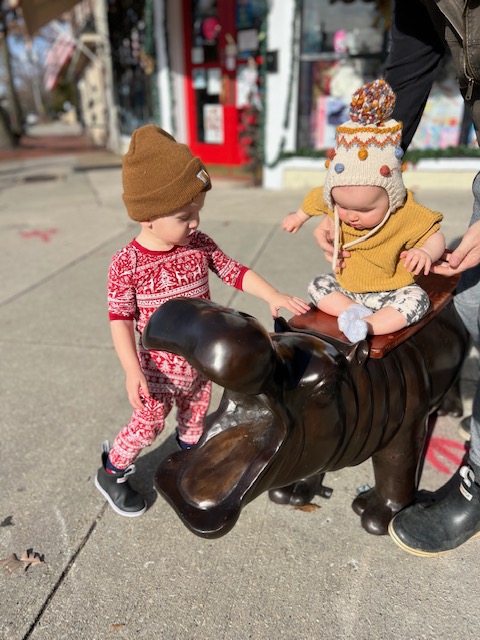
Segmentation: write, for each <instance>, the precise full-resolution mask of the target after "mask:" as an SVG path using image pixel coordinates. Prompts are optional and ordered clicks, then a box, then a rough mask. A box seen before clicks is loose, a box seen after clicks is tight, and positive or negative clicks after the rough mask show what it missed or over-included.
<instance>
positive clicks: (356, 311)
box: [282, 80, 445, 342]
mask: <svg viewBox="0 0 480 640" xmlns="http://www.w3.org/2000/svg"><path fill="white" fill-rule="evenodd" d="M394 105H395V94H394V93H393V91H392V89H391V88H390V86H389V85H388V84H387V83H386V82H385V81H384V80H376V81H375V82H373V83H370V84H368V85H365V86H364V87H362V88H361V89H359V90H358V91H357V92H356V93H355V94H354V96H353V99H352V103H351V106H350V120H349V121H348V122H346V123H344V124H342V125H340V126H339V127H338V128H337V136H336V147H335V149H333V150H331V151H330V152H329V154H328V155H329V159H328V160H327V163H326V166H327V175H326V179H325V184H324V186H323V188H321V187H318V188H316V189H313V190H312V191H310V192H309V193H308V194H307V196H306V197H305V199H304V201H303V203H302V206H301V208H300V209H299V210H298V211H296V212H294V213H291V214H289V215H288V216H287V217H286V218H285V219H284V221H283V225H282V227H283V229H284V230H285V231H289V232H290V233H295V232H296V231H297V230H298V229H299V228H300V227H301V226H302V225H303V224H304V223H305V222H306V221H307V220H309V219H310V217H311V216H316V215H323V214H325V215H327V216H329V217H330V218H331V219H332V220H333V223H334V226H335V241H334V251H333V254H334V255H333V261H332V268H333V272H334V273H333V274H322V275H320V276H317V277H316V278H314V280H313V281H312V282H311V283H310V285H309V287H308V292H309V294H310V297H311V299H312V300H313V302H314V303H315V305H316V306H317V307H318V308H319V309H321V310H322V311H324V312H326V313H329V314H330V315H334V316H337V317H338V326H339V329H340V330H341V331H342V332H343V333H344V334H345V336H346V337H347V338H348V339H349V340H350V341H351V342H357V341H358V340H362V339H364V338H365V337H366V336H367V334H372V335H381V334H386V333H391V332H393V331H398V330H399V329H402V328H403V327H406V326H408V325H410V324H413V323H414V322H417V321H418V320H419V319H420V318H421V317H422V316H424V315H425V313H426V312H427V311H428V308H429V305H430V301H429V299H428V295H427V294H426V293H425V291H424V290H423V289H422V288H421V287H420V286H419V285H418V284H416V283H415V279H416V277H417V276H419V275H420V274H421V273H424V274H428V272H429V270H430V267H431V265H432V263H433V262H436V261H437V260H439V259H440V258H441V256H442V255H443V253H444V251H445V239H444V237H443V234H442V233H441V232H440V231H439V228H440V221H441V220H442V215H441V214H440V213H437V212H433V211H430V210H429V209H427V208H426V207H423V206H422V205H420V204H418V203H416V202H415V200H414V199H413V196H412V194H411V192H409V191H407V190H406V188H405V185H404V183H403V180H402V162H401V159H402V156H403V151H402V149H401V147H400V141H401V131H402V125H401V123H400V122H397V121H396V120H393V119H389V117H390V115H391V113H392V111H393V107H394ZM347 250H348V251H347ZM340 252H341V253H340ZM339 255H341V256H342V258H341V259H340V260H339V259H338V256H339Z"/></svg>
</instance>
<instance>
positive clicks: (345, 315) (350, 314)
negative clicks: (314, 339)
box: [338, 304, 373, 335]
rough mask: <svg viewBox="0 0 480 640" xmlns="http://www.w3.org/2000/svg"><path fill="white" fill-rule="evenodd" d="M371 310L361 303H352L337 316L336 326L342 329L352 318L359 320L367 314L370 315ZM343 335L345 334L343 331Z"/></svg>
mask: <svg viewBox="0 0 480 640" xmlns="http://www.w3.org/2000/svg"><path fill="white" fill-rule="evenodd" d="M372 313H373V311H372V310H371V309H368V308H367V307H364V306H363V305H362V304H352V306H351V307H348V309H346V310H345V311H342V313H341V314H340V315H339V316H338V328H339V329H340V331H343V333H345V331H344V327H346V326H347V325H348V324H350V323H351V322H352V321H353V320H361V319H362V318H366V317H367V316H371V315H372ZM345 335H347V334H346V333H345Z"/></svg>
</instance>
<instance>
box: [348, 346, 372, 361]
mask: <svg viewBox="0 0 480 640" xmlns="http://www.w3.org/2000/svg"><path fill="white" fill-rule="evenodd" d="M369 356H370V347H369V346H368V342H367V341H366V340H360V342H357V343H356V344H354V345H353V347H352V348H351V349H350V351H349V352H348V353H347V354H346V358H347V360H348V362H353V363H355V364H359V365H362V364H364V363H365V362H366V361H367V359H368V357H369Z"/></svg>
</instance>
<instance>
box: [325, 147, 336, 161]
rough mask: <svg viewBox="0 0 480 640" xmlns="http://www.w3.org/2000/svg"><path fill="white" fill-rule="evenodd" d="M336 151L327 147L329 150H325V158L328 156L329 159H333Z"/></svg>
mask: <svg viewBox="0 0 480 640" xmlns="http://www.w3.org/2000/svg"><path fill="white" fill-rule="evenodd" d="M336 153H337V152H336V151H335V149H329V150H328V151H327V158H328V159H329V160H333V159H334V157H335V155H336Z"/></svg>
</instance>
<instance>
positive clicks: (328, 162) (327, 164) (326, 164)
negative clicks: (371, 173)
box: [325, 160, 330, 169]
mask: <svg viewBox="0 0 480 640" xmlns="http://www.w3.org/2000/svg"><path fill="white" fill-rule="evenodd" d="M329 166H330V160H325V168H326V169H328V167H329Z"/></svg>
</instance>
